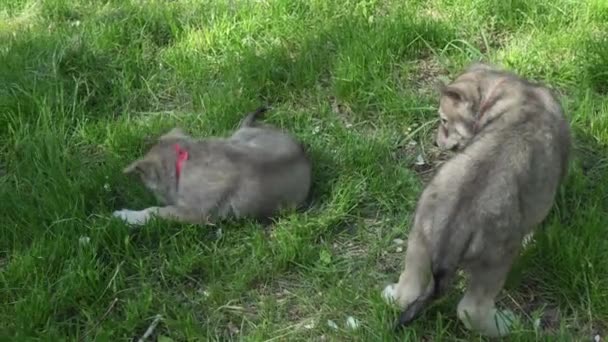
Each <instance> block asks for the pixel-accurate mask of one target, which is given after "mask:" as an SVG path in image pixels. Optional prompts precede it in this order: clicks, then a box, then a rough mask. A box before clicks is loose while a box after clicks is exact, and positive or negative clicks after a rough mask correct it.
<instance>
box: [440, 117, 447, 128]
mask: <svg viewBox="0 0 608 342" xmlns="http://www.w3.org/2000/svg"><path fill="white" fill-rule="evenodd" d="M441 124H442V125H444V126H445V125H447V124H448V119H445V118H441Z"/></svg>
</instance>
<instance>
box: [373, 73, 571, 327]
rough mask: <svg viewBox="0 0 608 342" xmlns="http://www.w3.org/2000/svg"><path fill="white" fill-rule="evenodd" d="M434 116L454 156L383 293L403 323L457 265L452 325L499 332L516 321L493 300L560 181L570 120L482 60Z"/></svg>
mask: <svg viewBox="0 0 608 342" xmlns="http://www.w3.org/2000/svg"><path fill="white" fill-rule="evenodd" d="M439 115H440V118H441V124H440V126H439V129H438V133H437V139H436V141H437V145H438V146H439V147H440V148H443V149H450V150H454V151H455V152H456V153H455V155H454V156H453V157H452V158H450V159H449V160H448V161H447V162H445V163H444V164H443V166H442V167H441V168H440V169H439V170H438V171H437V173H436V174H435V176H434V178H433V179H432V180H431V182H430V183H429V184H428V186H427V187H426V188H425V189H424V191H423V193H422V195H421V197H420V199H419V201H418V204H417V208H416V212H415V216H414V219H413V228H412V230H411V233H410V234H409V237H408V245H407V252H406V257H405V269H404V271H403V272H402V273H401V275H400V278H399V282H398V283H397V284H393V285H389V286H387V287H386V288H385V289H384V292H383V295H384V297H385V299H387V300H389V301H391V302H392V301H395V302H396V303H397V304H398V305H399V306H400V307H401V308H403V309H404V311H402V313H401V316H400V319H399V322H398V324H397V326H398V327H399V326H404V325H407V324H409V323H410V322H411V321H413V320H414V319H415V318H416V317H417V315H418V314H419V313H420V312H421V311H422V310H423V309H424V307H426V306H427V305H428V304H430V302H432V300H434V299H435V298H437V297H439V296H440V295H441V294H442V293H443V292H444V290H445V289H446V287H447V286H448V285H449V284H450V280H451V279H452V278H453V277H454V275H455V273H456V271H457V269H459V268H462V269H463V270H464V271H465V272H466V273H467V275H468V278H469V283H468V287H467V290H466V293H465V294H464V297H463V298H462V299H461V300H460V303H459V304H458V310H457V311H458V317H459V319H460V320H461V321H462V322H463V323H464V324H465V326H466V327H467V328H469V329H473V330H475V331H477V332H479V333H481V334H483V335H487V336H492V337H496V336H503V335H506V334H508V333H509V331H510V325H511V323H512V319H514V318H515V317H514V315H513V313H511V312H508V311H506V310H505V311H501V310H497V309H496V307H495V298H496V296H497V295H498V294H499V292H500V291H501V289H502V288H503V286H504V282H505V279H506V277H507V274H508V272H509V271H510V269H511V266H512V263H513V261H514V259H515V258H516V257H517V255H518V253H519V251H520V248H521V245H522V240H523V239H524V237H525V236H526V235H527V234H530V233H531V232H532V231H533V228H534V227H536V226H537V225H538V224H540V223H541V221H543V220H544V219H545V217H546V216H547V215H548V213H549V211H550V209H551V207H552V205H553V202H554V198H555V195H556V192H557V190H558V188H559V186H560V184H561V182H562V181H563V179H564V177H565V176H566V173H567V168H568V162H569V154H570V149H571V138H570V128H569V124H568V122H567V120H566V119H565V117H564V115H563V112H562V109H561V107H560V105H559V103H558V102H557V100H556V99H555V98H554V97H553V96H552V94H551V93H550V91H549V90H548V89H547V88H545V87H543V86H541V85H538V84H532V83H530V82H528V81H526V80H524V79H522V78H520V77H518V76H516V75H515V74H513V73H510V72H506V71H502V70H499V69H497V68H495V67H492V66H489V65H485V64H474V65H473V66H471V67H469V69H467V70H466V71H465V72H464V73H462V74H461V75H460V76H458V77H457V78H456V79H455V80H454V81H453V82H452V83H451V84H449V85H447V86H443V87H442V90H441V99H440V109H439Z"/></svg>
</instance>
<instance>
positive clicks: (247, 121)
mask: <svg viewBox="0 0 608 342" xmlns="http://www.w3.org/2000/svg"><path fill="white" fill-rule="evenodd" d="M268 109H269V108H268V107H267V106H261V107H259V108H258V109H256V110H255V111H253V112H251V113H249V114H247V116H246V117H245V118H244V119H243V121H241V124H240V126H239V128H243V127H251V126H253V124H254V123H255V122H256V121H257V120H258V119H260V118H261V117H262V116H263V114H264V113H266V112H267V111H268Z"/></svg>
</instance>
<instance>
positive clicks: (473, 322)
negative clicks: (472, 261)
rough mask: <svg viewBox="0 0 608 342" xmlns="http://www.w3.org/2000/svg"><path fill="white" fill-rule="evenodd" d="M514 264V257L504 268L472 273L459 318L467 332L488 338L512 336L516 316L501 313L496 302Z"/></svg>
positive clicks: (490, 266) (496, 266) (492, 268)
mask: <svg viewBox="0 0 608 342" xmlns="http://www.w3.org/2000/svg"><path fill="white" fill-rule="evenodd" d="M511 261H512V258H510V259H509V261H508V262H507V263H505V264H502V265H486V266H485V267H476V268H473V269H471V270H470V281H469V285H468V288H467V290H466V292H465V294H464V296H463V298H462V299H461V300H460V302H459V303H458V318H459V319H460V320H461V321H462V322H463V323H464V325H465V326H466V327H467V328H468V329H471V330H475V331H477V332H479V333H481V334H482V335H486V336H489V337H500V336H505V335H508V334H509V332H510V328H511V325H512V323H513V320H514V319H515V315H514V314H513V312H511V311H508V310H504V311H502V310H498V309H497V308H496V304H495V300H496V296H498V294H499V293H500V291H501V290H502V288H503V286H504V283H505V279H506V278H507V275H508V273H509V270H510V268H511Z"/></svg>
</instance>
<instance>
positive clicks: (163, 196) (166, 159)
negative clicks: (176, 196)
mask: <svg viewBox="0 0 608 342" xmlns="http://www.w3.org/2000/svg"><path fill="white" fill-rule="evenodd" d="M187 138H188V135H187V134H186V133H185V132H184V131H183V130H181V129H179V128H174V129H172V130H171V131H169V132H168V133H166V134H164V135H162V136H161V137H160V138H159V140H158V141H157V142H156V144H155V145H154V146H152V147H151V148H150V150H148V152H147V153H146V154H145V155H144V156H143V157H142V158H139V159H137V160H135V161H134V162H132V163H131V164H129V165H128V166H127V167H125V168H124V169H123V173H125V174H132V173H135V174H137V175H138V176H139V178H140V179H141V181H142V182H143V183H144V185H145V186H146V187H147V188H148V189H150V190H151V191H152V192H153V193H154V194H155V195H156V197H157V198H158V199H159V200H160V201H161V202H163V203H166V202H167V196H168V193H169V191H170V187H171V185H172V184H175V174H174V173H172V172H171V171H172V167H174V164H175V160H176V152H175V150H174V147H173V146H174V144H175V143H177V142H179V141H182V140H184V139H187Z"/></svg>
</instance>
